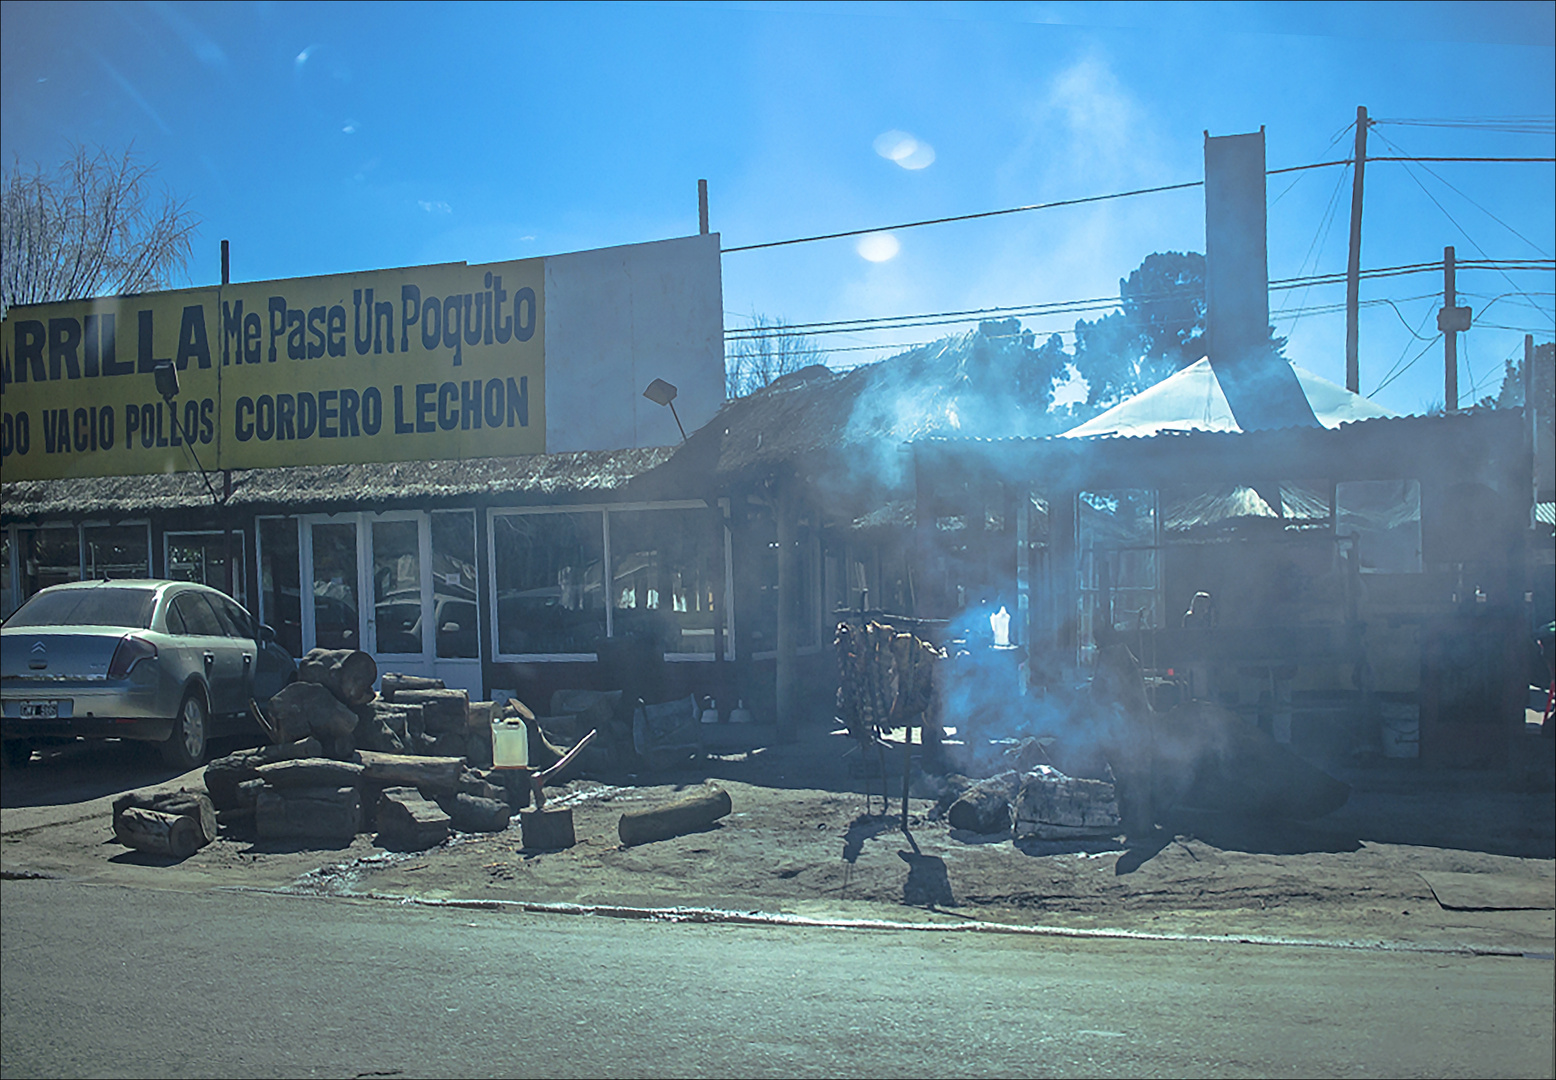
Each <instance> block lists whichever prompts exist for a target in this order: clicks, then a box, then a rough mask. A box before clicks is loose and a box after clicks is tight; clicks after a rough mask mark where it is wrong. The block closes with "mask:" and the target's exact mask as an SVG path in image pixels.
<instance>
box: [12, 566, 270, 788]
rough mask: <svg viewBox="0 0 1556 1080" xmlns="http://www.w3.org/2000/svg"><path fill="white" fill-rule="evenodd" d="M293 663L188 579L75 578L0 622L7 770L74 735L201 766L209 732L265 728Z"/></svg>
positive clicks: (265, 632) (266, 630)
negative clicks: (132, 745)
mask: <svg viewBox="0 0 1556 1080" xmlns="http://www.w3.org/2000/svg"><path fill="white" fill-rule="evenodd" d="M296 673H297V666H296V663H295V662H294V661H293V660H292V658H291V657H290V656H288V655H287V653H286V651H285V650H284V649H282V648H281V647H280V646H278V645H276V644H275V632H274V631H272V630H271V629H270V627H268V626H260V625H259V624H258V622H257V621H256V620H255V619H254V618H253V617H252V616H250V615H249V613H248V612H247V611H245V610H244V609H243V608H242V607H241V606H239V605H238V604H236V603H234V602H233V601H232V600H231V599H230V598H229V597H228V596H227V595H226V594H224V593H222V592H219V591H218V590H216V589H212V588H207V587H206V586H204V585H196V584H194V583H192V582H188V581H81V582H72V583H70V584H68V585H55V586H53V587H52V588H48V589H43V590H41V591H40V592H38V593H36V594H35V595H33V596H32V597H31V598H29V599H28V601H27V602H26V603H25V604H23V605H22V606H21V607H19V608H17V609H16V611H15V612H13V613H12V615H11V617H10V618H9V619H7V620H6V621H5V624H4V626H3V627H0V739H3V743H4V747H3V749H4V754H5V759H6V761H7V763H10V764H15V763H18V762H21V761H25V760H27V758H28V757H29V756H30V755H31V753H32V749H33V747H34V746H36V745H42V744H46V743H47V742H50V741H53V740H57V739H62V738H63V739H69V738H75V737H82V736H84V737H87V738H117V739H140V740H144V741H149V742H156V743H160V744H161V747H162V753H163V756H164V757H165V758H166V759H167V761H168V763H169V764H172V765H175V766H179V767H181V768H185V769H190V768H194V767H195V766H197V765H199V764H201V763H202V762H203V761H204V760H205V754H206V742H207V740H208V739H210V738H211V737H212V736H215V735H225V734H238V733H242V734H248V733H255V734H258V733H259V732H260V728H259V726H258V724H257V723H256V721H255V719H254V716H253V704H252V703H253V702H254V701H256V700H257V701H260V702H263V701H267V700H268V699H269V698H270V696H271V695H272V694H274V693H275V692H276V691H277V690H279V689H281V687H282V686H284V685H286V684H287V683H288V682H290V681H291V680H292V679H293V678H295V677H296Z"/></svg>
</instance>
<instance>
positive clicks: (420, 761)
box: [205, 738, 528, 850]
mask: <svg viewBox="0 0 1556 1080" xmlns="http://www.w3.org/2000/svg"><path fill="white" fill-rule="evenodd" d="M352 759H353V760H350V761H336V760H334V759H331V758H327V757H321V756H319V743H318V741H317V740H316V739H312V738H308V739H301V740H298V741H297V742H293V743H284V744H282V745H280V746H266V747H261V748H259V749H257V750H245V751H241V752H239V753H236V754H230V755H228V756H227V757H224V758H220V759H218V760H216V761H213V762H211V763H210V764H209V765H208V766H206V769H205V787H206V790H207V791H208V792H209V793H210V801H211V803H212V804H213V805H214V807H215V817H216V820H217V823H218V824H220V826H221V827H222V828H223V829H225V830H227V831H229V832H233V833H238V834H247V835H252V836H255V837H257V838H258V839H260V840H278V839H304V838H306V839H315V840H348V841H349V840H350V839H351V838H352V837H354V836H356V835H357V834H358V833H360V832H375V831H376V832H377V834H378V842H379V844H380V845H381V846H383V847H387V848H392V849H398V850H421V849H422V848H426V847H432V846H434V845H436V844H439V843H441V842H443V841H444V840H446V839H448V837H449V834H450V833H451V832H452V831H455V830H457V831H460V832H501V831H502V830H504V829H506V828H507V827H508V823H509V818H510V816H511V814H512V812H513V811H514V810H516V809H522V806H514V805H512V803H513V801H516V800H515V798H514V796H510V794H509V789H508V788H505V787H503V786H501V785H500V784H497V783H493V782H491V781H492V777H491V774H489V773H487V772H485V771H483V770H479V769H470V768H468V767H467V766H466V765H465V761H464V759H463V758H457V757H427V756H413V755H409V754H386V753H382V752H380V751H376V750H358V751H356V752H355V753H354V754H353V755H352ZM513 791H514V795H515V796H519V797H520V798H523V799H524V800H525V801H524V804H523V805H527V795H528V792H527V791H525V790H524V789H521V788H518V787H515V788H514V789H513ZM521 793H522V794H521Z"/></svg>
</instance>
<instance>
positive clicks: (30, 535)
mask: <svg viewBox="0 0 1556 1080" xmlns="http://www.w3.org/2000/svg"><path fill="white" fill-rule="evenodd" d="M16 535H17V539H18V540H19V541H20V543H19V545H18V546H19V547H20V548H21V551H20V552H19V555H20V558H21V571H22V574H21V578H22V596H21V598H22V599H23V600H25V599H27V597H29V596H31V595H32V594H33V593H35V592H37V591H38V590H39V589H46V588H48V587H49V586H50V585H63V584H64V583H65V582H67V581H80V580H81V540H80V537H79V535H78V534H77V532H76V527H75V526H74V525H68V526H63V527H60V528H51V529H22V530H21V531H19V532H18V533H17V534H16Z"/></svg>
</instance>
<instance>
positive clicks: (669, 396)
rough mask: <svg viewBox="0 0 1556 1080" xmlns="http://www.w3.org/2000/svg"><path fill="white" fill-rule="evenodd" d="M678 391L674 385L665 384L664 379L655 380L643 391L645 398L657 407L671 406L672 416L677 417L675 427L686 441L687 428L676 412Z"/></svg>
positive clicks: (683, 440)
mask: <svg viewBox="0 0 1556 1080" xmlns="http://www.w3.org/2000/svg"><path fill="white" fill-rule="evenodd" d="M676 393H677V391H676V388H675V384H674V383H668V382H665V381H664V380H663V379H655V380H654V381H653V382H651V383H649V384H648V389H647V390H644V391H643V396H644V397H646V398H648V400H649V401H652V402H653V403H654V404H655V405H668V406H670V415H671V416H673V417H675V426H676V427H678V428H680V429H681V441H682V442H685V441H686V428H685V427H684V426H683V425H682V424H681V414H680V413H678V412H676V411H675V395H676Z"/></svg>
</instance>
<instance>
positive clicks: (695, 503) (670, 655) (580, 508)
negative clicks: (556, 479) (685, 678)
mask: <svg viewBox="0 0 1556 1080" xmlns="http://www.w3.org/2000/svg"><path fill="white" fill-rule="evenodd" d="M715 509H716V510H718V511H719V512H720V513H719V517H720V520H721V521H723V523H724V551H723V563H724V656H723V659H725V660H733V659H734V658H735V652H734V642H735V635H734V625H735V612H734V575H733V573H732V567H731V555H732V554H733V551H732V544H731V535H730V529H729V521H728V517H727V514H726V513H724V512H723V501H722V500H720V502H719V504H718V506H717V507H716V508H710V507H709V505H708V503H707V502H706V501H704V500H702V499H668V500H661V501H654V502H619V503H565V504H555V503H551V504H546V505H544V506H490V507H487V508H486V520H485V523H484V524H485V531H486V552H487V558H486V584H487V604H486V607H487V618H488V619H489V620H490V625H491V634H490V647H489V652H488V654H487V655H488V658H489V659H490V661H491V662H492V663H496V664H547V663H550V664H555V663H580V662H582V663H593V662H594V661H595V659H596V654H594V653H592V652H586V653H578V652H550V653H505V652H502V651H500V645H499V642H500V641H501V637H502V635H501V628H500V627H499V625H498V621H497V618H498V616H497V594H498V586H497V519H498V518H499V517H509V516H522V515H539V514H598V515H599V521H600V539H601V562H602V567H601V570H602V581H603V582H604V585H605V587H604V590H603V596H604V600H605V636H606V638H608V639H610V638H614V637H615V636H616V615H615V605H614V604H613V603H612V602H611V595H610V587H609V586H610V582H612V581H613V580H614V577H613V575H614V573H615V562H614V555H613V552H612V550H611V525H610V517H611V514H612V512H615V513H629V512H635V511H642V510H649V511H653V510H700V511H702V512H704V513H709V514H711V513H713V512H714V511H715ZM718 659H720V657H719V655H718V653H717V652H716V651H710V652H667V653H665V660H666V661H669V662H673V663H709V662H711V661H715V660H718Z"/></svg>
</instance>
